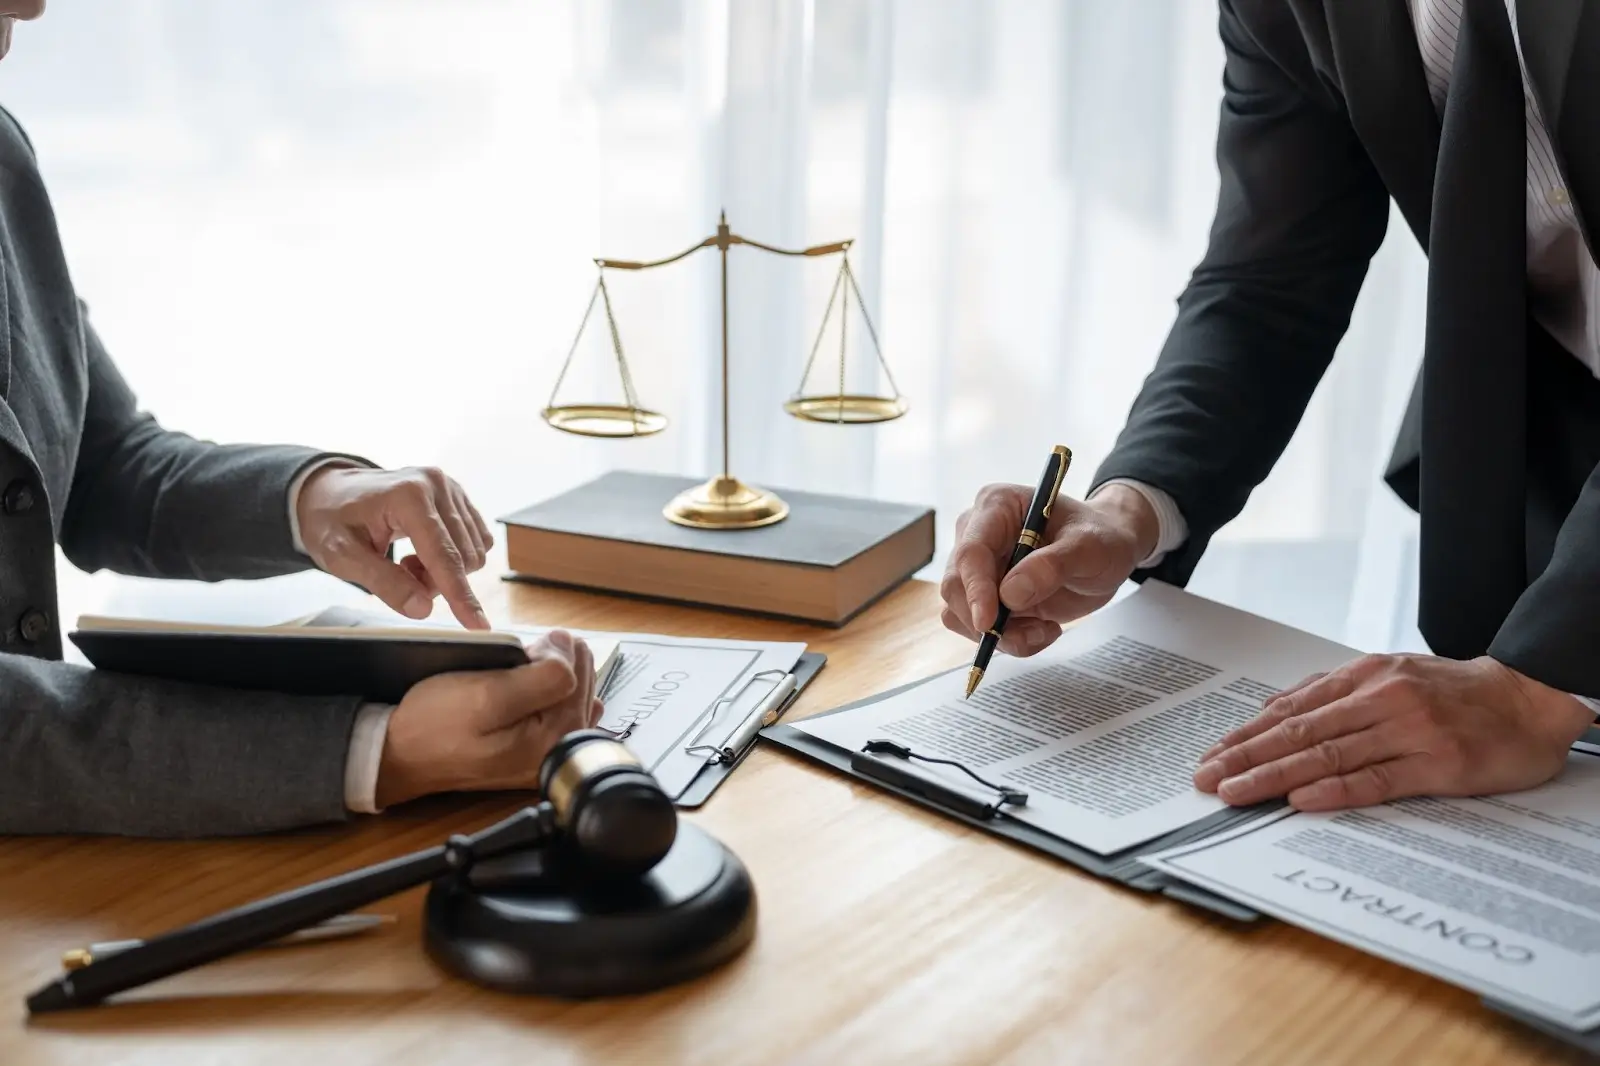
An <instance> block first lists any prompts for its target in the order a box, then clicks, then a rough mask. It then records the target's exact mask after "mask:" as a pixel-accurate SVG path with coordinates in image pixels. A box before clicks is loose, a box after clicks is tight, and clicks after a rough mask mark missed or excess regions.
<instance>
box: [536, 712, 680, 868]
mask: <svg viewBox="0 0 1600 1066" xmlns="http://www.w3.org/2000/svg"><path fill="white" fill-rule="evenodd" d="M539 789H540V791H541V792H542V793H543V794H544V797H545V799H546V800H548V801H549V803H550V806H551V807H552V808H554V809H555V814H556V824H557V825H558V826H559V827H560V828H561V830H562V833H563V835H564V836H565V837H566V838H567V841H568V843H570V844H571V845H572V847H574V848H575V849H576V851H577V852H578V854H579V855H580V856H581V857H582V859H583V862H584V864H585V865H587V866H588V867H590V868H591V869H593V870H594V871H595V872H596V873H600V874H603V875H607V876H615V877H637V876H639V875H641V874H644V873H647V872H648V871H649V870H650V869H651V868H652V867H654V866H655V865H656V863H658V862H660V861H661V860H662V859H663V858H664V857H665V856H666V854H667V852H668V851H669V850H671V848H672V843H673V841H674V840H675V839H677V835H678V811H677V808H676V807H674V806H673V804H672V800H671V799H670V798H668V796H667V794H666V793H665V792H663V791H662V790H661V785H660V784H659V783H658V782H657V781H656V779H655V778H654V777H653V776H652V775H651V774H650V773H649V772H647V771H646V770H645V768H644V767H643V766H642V765H640V763H639V760H638V759H636V758H634V756H633V753H632V752H631V751H629V750H628V749H627V748H626V747H624V746H623V744H622V742H621V741H618V740H617V739H615V738H614V737H612V736H611V735H610V734H608V733H606V732H605V731H603V730H599V729H580V730H578V731H577V732H574V733H568V734H567V735H566V736H564V737H562V738H561V739H560V740H559V741H557V742H556V745H555V747H553V748H551V749H550V754H548V755H546V756H545V759H544V763H543V765H542V766H540V768H539Z"/></svg>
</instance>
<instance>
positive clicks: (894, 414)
mask: <svg viewBox="0 0 1600 1066" xmlns="http://www.w3.org/2000/svg"><path fill="white" fill-rule="evenodd" d="M908 406H909V405H908V404H907V403H906V401H905V400H904V399H903V398H902V397H899V396H858V395H851V394H848V393H846V394H845V395H842V396H841V395H839V394H837V393H835V394H834V395H832V396H796V397H795V398H794V399H792V400H790V401H789V402H788V403H786V404H784V405H783V409H784V410H785V411H788V412H789V413H790V414H791V415H793V416H794V417H796V418H804V419H806V420H807V421H809V422H831V423H833V424H834V425H857V426H864V425H868V424H870V423H873V422H890V421H893V420H894V419H896V418H899V417H900V416H901V415H903V414H905V413H906V410H907V407H908Z"/></svg>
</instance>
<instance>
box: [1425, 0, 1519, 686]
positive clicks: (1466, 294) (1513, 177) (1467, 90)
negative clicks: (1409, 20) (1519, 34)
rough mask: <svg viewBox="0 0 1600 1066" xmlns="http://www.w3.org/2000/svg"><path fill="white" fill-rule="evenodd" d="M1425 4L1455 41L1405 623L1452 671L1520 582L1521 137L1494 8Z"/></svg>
mask: <svg viewBox="0 0 1600 1066" xmlns="http://www.w3.org/2000/svg"><path fill="white" fill-rule="evenodd" d="M1435 3H1436V4H1437V5H1438V6H1439V7H1440V8H1441V9H1442V12H1443V13H1447V14H1448V15H1454V16H1455V17H1456V19H1457V21H1458V23H1459V35H1458V40H1457V48H1456V57H1455V64H1454V69H1453V71H1452V74H1451V78H1450V85H1449V91H1448V94H1447V96H1446V100H1445V113H1444V119H1443V124H1442V128H1441V131H1440V138H1439V161H1438V167H1437V170H1436V171H1435V175H1434V196H1433V217H1432V219H1431V222H1430V227H1429V238H1428V243H1429V248H1428V296H1427V330H1426V340H1425V344H1424V349H1423V369H1422V442H1423V445H1422V463H1421V471H1420V473H1421V481H1420V485H1421V492H1420V503H1421V511H1422V553H1421V564H1420V571H1419V584H1420V588H1419V593H1420V611H1419V618H1418V622H1419V626H1420V628H1421V630H1422V634H1423V636H1425V637H1426V638H1427V639H1428V643H1429V645H1430V646H1431V647H1432V648H1433V650H1434V651H1435V652H1436V653H1438V654H1440V655H1447V656H1451V657H1453V658H1463V659H1464V658H1471V657H1473V656H1476V655H1481V654H1483V652H1484V651H1485V649H1486V648H1487V647H1488V645H1489V642H1490V641H1491V640H1492V639H1493V637H1494V634H1495V631H1496V630H1497V629H1499V627H1500V624H1501V622H1502V621H1503V620H1504V619H1505V616H1506V614H1507V613H1508V612H1509V611H1510V609H1511V606H1512V604H1514V603H1515V602H1516V600H1517V598H1518V597H1519V596H1520V595H1521V594H1522V591H1523V589H1524V587H1525V581H1526V556H1525V553H1524V510H1525V506H1526V490H1525V477H1526V471H1525V452H1526V444H1525V423H1526V371H1525V357H1526V350H1525V349H1526V336H1527V334H1526V329H1527V301H1526V295H1525V288H1526V284H1527V268H1526V254H1527V252H1526V245H1525V241H1526V233H1527V220H1526V205H1525V200H1524V196H1523V184H1524V181H1525V177H1526V165H1527V160H1526V152H1525V143H1524V138H1525V135H1526V130H1525V125H1524V113H1523V96H1522V79H1521V71H1520V68H1519V66H1518V62H1517V56H1516V46H1515V44H1514V42H1513V41H1512V37H1511V24H1510V21H1509V19H1508V17H1507V14H1506V10H1505V5H1504V0H1435Z"/></svg>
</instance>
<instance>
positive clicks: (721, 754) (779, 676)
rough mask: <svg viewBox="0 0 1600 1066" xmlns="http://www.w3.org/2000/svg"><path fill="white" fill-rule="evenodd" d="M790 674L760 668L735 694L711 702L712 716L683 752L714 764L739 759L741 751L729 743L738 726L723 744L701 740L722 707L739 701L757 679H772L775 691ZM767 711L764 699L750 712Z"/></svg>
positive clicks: (754, 715)
mask: <svg viewBox="0 0 1600 1066" xmlns="http://www.w3.org/2000/svg"><path fill="white" fill-rule="evenodd" d="M788 676H789V671H787V670H779V669H777V668H773V669H771V670H760V671H757V672H756V673H753V674H751V675H750V676H749V677H747V678H745V679H744V684H742V685H740V686H739V688H738V690H737V691H735V692H734V694H733V695H731V696H722V697H719V698H718V699H717V700H716V701H715V702H713V703H712V704H711V717H710V718H708V719H706V724H705V725H703V726H701V727H700V730H699V732H697V733H695V735H694V740H693V741H692V742H691V743H689V744H687V745H685V746H684V749H683V753H684V754H685V755H704V756H706V757H707V758H706V761H707V762H709V763H711V764H712V765H716V764H718V763H725V762H734V761H735V760H737V759H738V758H739V755H740V753H739V752H737V751H735V750H734V749H733V748H732V747H730V746H729V744H728V741H730V740H732V739H733V736H734V734H735V733H737V732H738V731H739V730H738V727H737V726H736V727H734V729H733V730H732V731H730V732H729V733H728V735H727V737H725V738H723V742H722V743H721V744H702V743H701V742H700V741H701V740H702V738H704V737H705V735H706V733H707V732H709V731H710V729H711V727H712V726H713V725H715V724H716V721H717V715H718V714H719V713H720V712H721V710H722V708H723V707H730V706H732V705H733V704H735V703H737V702H739V697H741V696H743V695H744V694H745V692H747V691H748V690H749V688H750V686H751V685H753V684H755V683H756V682H757V681H771V682H772V688H773V691H776V690H777V689H778V686H780V685H782V684H783V679H784V678H786V677H788ZM766 712H767V706H766V701H765V700H763V701H761V702H760V703H758V704H756V706H755V708H754V709H753V710H752V711H751V712H750V715H751V717H757V716H760V715H764V714H765V713H766ZM746 721H748V719H746ZM741 724H743V723H741Z"/></svg>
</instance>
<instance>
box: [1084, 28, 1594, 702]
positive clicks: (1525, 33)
mask: <svg viewBox="0 0 1600 1066" xmlns="http://www.w3.org/2000/svg"><path fill="white" fill-rule="evenodd" d="M1220 7H1221V18H1220V28H1221V34H1222V40H1223V43H1224V45H1225V51H1226V64H1225V68H1224V74H1223V84H1224V96H1223V104H1222V113H1221V119H1220V125H1219V132H1218V144H1217V161H1218V166H1219V170H1220V176H1221V188H1220V193H1219V198H1218V204H1217V213H1216V219H1215V222H1214V224H1213V227H1212V232H1211V238H1210V244H1209V247H1208V249H1207V251H1206V254H1205V257H1204V259H1203V260H1202V261H1201V263H1200V264H1199V266H1198V267H1197V268H1196V270H1195V272H1194V274H1193V277H1192V279H1191V281H1190V283H1189V285H1188V287H1187V289H1186V290H1185V292H1184V293H1183V295H1182V297H1181V298H1180V300H1179V304H1178V316H1177V320H1176V322H1175V324H1174V326H1173V329H1172V332H1171V334H1170V336H1169V337H1168V340H1167V343H1166V345H1165V347H1164V349H1163V351H1162V353H1161V357H1160V359H1159V361H1158V363H1157V365H1156V368H1155V370H1154V371H1153V372H1152V373H1151V375H1150V376H1149V378H1148V379H1147V380H1146V382H1145V385H1144V387H1143V389H1142V391H1141V392H1140V394H1139V396H1138V398H1137V400H1136V401H1135V403H1134V405H1133V409H1132V412H1131V414H1130V416H1129V419H1128V424H1127V426H1126V427H1125V428H1124V430H1123V432H1122V434H1121V435H1120V437H1119V439H1118V442H1117V445H1116V447H1115V448H1114V449H1113V451H1112V453H1111V454H1110V455H1109V456H1108V457H1107V459H1106V461H1105V463H1104V464H1103V465H1102V466H1101V468H1100V470H1099V471H1098V472H1097V474H1096V478H1095V483H1096V484H1099V483H1100V482H1102V481H1105V480H1107V479H1109V478H1112V477H1129V478H1137V479H1140V480H1143V481H1145V482H1148V483H1150V484H1153V485H1155V486H1157V487H1159V488H1162V489H1164V490H1166V491H1167V492H1168V493H1170V494H1171V495H1172V496H1173V498H1174V499H1175V500H1176V502H1177V504H1178V506H1179V507H1180V508H1181V509H1182V511H1183V514H1184V517H1185V519H1186V520H1187V522H1188V525H1189V531H1190V534H1189V540H1188V542H1187V543H1186V544H1185V545H1184V546H1183V547H1182V548H1181V549H1180V550H1178V551H1176V552H1174V553H1172V554H1171V555H1170V556H1169V557H1167V558H1166V559H1164V560H1163V561H1162V562H1161V564H1160V565H1159V566H1157V567H1156V568H1155V569H1154V570H1153V571H1151V573H1153V574H1154V576H1156V577H1159V578H1161V579H1163V580H1166V581H1170V582H1174V583H1179V584H1181V583H1183V582H1184V581H1186V580H1187V579H1188V578H1189V576H1190V574H1191V572H1192V571H1193V569H1194V566H1195V564H1196V562H1197V561H1198V560H1199V558H1200V556H1201V553H1203V552H1204V551H1205V548H1206V545H1207V543H1208V542H1209V541H1210V539H1211V537H1212V535H1213V534H1214V533H1215V532H1216V531H1217V530H1218V529H1219V528H1220V527H1221V526H1223V525H1224V524H1225V523H1226V522H1228V521H1229V520H1230V519H1232V518H1233V517H1234V516H1235V515H1236V514H1238V513H1239V511H1240V509H1241V508H1242V507H1243V506H1244V503H1245V500H1246V499H1247V497H1248V496H1249V494H1250V492H1251V490H1252V489H1254V488H1255V486H1256V485H1257V484H1259V483H1260V482H1261V480H1262V479H1263V478H1265V477H1266V475H1267V473H1268V472H1269V471H1270V470H1271V468H1272V466H1273V464H1274V463H1275V462H1276V461H1277V459H1278V457H1279V455H1280V454H1281V453H1282V451H1283V449H1284V447H1285V445H1286V444H1287V443H1288V441H1289V438H1290V436H1291V434H1292V433H1293V432H1294V429H1295V427H1296V425H1297V424H1298V422H1299V419H1300V416H1301V414H1302V413H1303V411H1304V408H1305V405H1306V403H1307V401H1308V400H1309V399H1310V397H1311V394H1312V391H1313V390H1314V389H1315V387H1316V385H1317V383H1318V381H1319V380H1320V378H1321V376H1322V374H1323V372H1324V370H1325V369H1326V368H1327V365H1328V362H1329V360H1330V359H1331V358H1332V356H1333V352H1334V348H1335V347H1336V345H1337V344H1338V342H1339V340H1340V338H1341V337H1342V336H1343V334H1344V331H1345V329H1346V327H1347V325H1348V323H1349V316H1350V310H1351V307H1352V305H1353V304H1354V302H1355V298H1356V294H1357V292H1358V290H1359V289H1360V287H1361V284H1362V281H1363V279H1364V277H1365V275H1366V270H1367V264H1368V262H1369V260H1370V259H1371V257H1372V255H1373V253H1374V252H1375V251H1376V250H1377V248H1378V245H1379V244H1380V243H1381V242H1382V240H1383V236H1384V231H1385V228H1386V226H1387V222H1388V216H1389V201H1390V198H1391V197H1392V198H1393V200H1394V202H1395V203H1396V204H1397V205H1398V206H1399V208H1400V212H1401V214H1402V215H1403V216H1404V218H1405V220H1406V222H1407V224H1408V225H1409V227H1410V229H1411V231H1412V232H1413V233H1414V234H1415V236H1416V238H1417V240H1418V241H1419V242H1420V243H1421V245H1422V248H1423V250H1424V251H1428V250H1429V248H1430V245H1431V244H1432V243H1434V242H1433V240H1431V239H1430V238H1435V239H1438V240H1443V234H1434V233H1432V232H1431V231H1432V225H1433V218H1434V214H1435V197H1436V195H1439V194H1438V190H1441V189H1447V188H1450V187H1451V183H1459V182H1469V181H1472V180H1474V176H1473V175H1471V174H1449V173H1436V162H1437V160H1438V158H1439V155H1440V134H1441V123H1440V120H1439V117H1438V116H1437V114H1436V112H1435V110H1434V107H1433V103H1432V100H1431V99H1430V97H1429V95H1428V89H1427V84H1426V81H1425V79H1424V74H1423V67H1422V62H1421V58H1420V56H1419V52H1418V47H1417V39H1416V33H1415V30H1414V28H1413V24H1412V22H1411V18H1410V15H1409V12H1408V8H1407V3H1406V0H1222V2H1221V4H1220ZM1518 15H1519V18H1518V22H1519V27H1520V31H1521V38H1522V51H1523V56H1524V58H1525V60H1526V62H1527V64H1528V67H1529V73H1530V76H1531V79H1532V81H1533V82H1534V84H1535V87H1536V89H1537V94H1538V98H1539V101H1540V104H1541V106H1542V109H1543V114H1544V117H1545V119H1546V122H1547V124H1548V125H1549V126H1550V128H1551V131H1552V139H1553V140H1554V142H1555V145H1556V149H1557V152H1558V153H1559V154H1560V155H1561V157H1562V160H1563V163H1564V166H1565V171H1566V175H1567V178H1568V180H1569V187H1570V191H1571V194H1572V196H1573V200H1574V203H1575V204H1576V205H1577V207H1578V213H1579V216H1580V218H1589V219H1593V218H1600V136H1596V133H1597V131H1600V0H1518ZM1518 106H1520V102H1519V104H1518ZM1513 154H1514V156H1515V157H1514V158H1508V160H1507V161H1506V165H1507V166H1514V167H1515V168H1517V172H1518V173H1519V174H1520V173H1521V168H1522V167H1523V166H1524V165H1525V161H1524V159H1523V157H1522V155H1521V154H1516V153H1513ZM1436 183H1437V184H1436ZM1506 212H1507V214H1506V216H1505V218H1504V219H1497V220H1496V223H1497V224H1502V223H1503V224H1505V225H1519V224H1520V220H1521V217H1522V213H1523V212H1522V202H1521V200H1520V199H1516V200H1515V202H1510V203H1507V204H1506ZM1586 236H1587V234H1586ZM1589 247H1590V249H1591V252H1592V251H1593V249H1594V247H1595V246H1594V244H1593V243H1592V241H1591V242H1590V245H1589ZM1430 269H1433V268H1432V267H1430ZM1515 273H1516V265H1515V264H1513V270H1512V272H1511V273H1510V274H1508V276H1513V275H1515ZM1502 283H1503V282H1502V281H1500V280H1496V279H1494V278H1492V277H1491V276H1489V272H1488V271H1485V277H1484V278H1483V279H1482V281H1481V284H1484V285H1490V284H1502ZM1504 283H1505V284H1510V285H1513V286H1515V285H1518V284H1520V283H1521V282H1520V281H1519V280H1516V279H1515V278H1514V280H1512V281H1510V282H1504ZM1453 291H1454V292H1455V294H1456V298H1455V300H1454V303H1453V304H1451V305H1449V306H1440V301H1439V300H1438V299H1436V298H1435V297H1434V294H1433V292H1432V290H1430V306H1429V316H1430V327H1429V328H1430V334H1431V333H1432V330H1433V328H1434V320H1435V319H1436V318H1437V317H1438V316H1445V317H1446V318H1448V319H1453V320H1458V321H1460V322H1461V323H1463V324H1464V327H1465V328H1466V329H1468V330H1470V329H1471V328H1473V327H1474V326H1475V325H1479V324H1481V323H1474V322H1473V316H1474V315H1475V314H1477V313H1478V307H1477V305H1476V302H1475V301H1474V300H1473V299H1472V291H1471V286H1470V285H1468V286H1465V287H1458V288H1457V289H1455V290H1453ZM1479 291H1480V292H1482V291H1485V290H1479ZM1499 325H1500V326H1504V325H1505V324H1504V323H1500V324H1499ZM1503 332H1504V331H1503ZM1509 335H1510V336H1512V337H1513V338H1514V339H1512V340H1511V341H1510V342H1509V343H1505V344H1498V343H1497V344H1496V345H1495V346H1494V348H1495V350H1493V351H1487V352H1473V353H1471V354H1472V358H1470V359H1463V360H1458V361H1457V362H1456V363H1453V364H1451V366H1450V369H1449V371H1448V376H1445V377H1439V378H1437V379H1429V380H1430V388H1429V390H1428V391H1429V392H1430V394H1431V401H1428V400H1425V398H1424V396H1423V395H1422V391H1423V390H1422V388H1421V384H1422V379H1425V378H1428V369H1427V366H1426V365H1425V368H1424V373H1423V377H1422V379H1419V383H1418V388H1417V389H1416V390H1415V391H1414V392H1413V394H1412V397H1411V407H1410V410H1409V411H1408V413H1407V415H1406V418H1405V421H1404V425H1403V427H1402V429H1401V433H1400V439H1399V440H1398V442H1397V444H1396V447H1395V453H1394V456H1393V459H1392V460H1391V463H1390V466H1389V469H1388V471H1387V479H1388V481H1389V484H1390V485H1391V486H1392V487H1393V488H1394V489H1395V491H1396V492H1397V493H1399V495H1400V496H1401V498H1402V499H1404V500H1405V501H1406V502H1407V503H1408V504H1410V505H1411V506H1412V507H1413V508H1417V509H1419V510H1420V512H1421V528H1422V544H1421V549H1422V555H1423V559H1422V572H1423V584H1422V589H1421V595H1422V603H1421V617H1420V623H1421V629H1422V632H1423V635H1424V636H1425V637H1427V639H1428V641H1429V643H1430V645H1431V646H1432V647H1433V649H1434V650H1435V651H1436V652H1438V653H1440V654H1445V655H1450V656H1454V657H1458V658H1466V657H1471V656H1475V655H1480V654H1485V653H1488V654H1492V655H1494V656H1495V657H1496V658H1498V659H1500V660H1501V661H1502V662H1505V663H1507V664H1508V665H1510V666H1512V667H1514V668H1516V669H1519V670H1521V671H1522V672H1523V673H1525V674H1527V675H1529V676H1531V677H1534V678H1536V679H1538V680H1541V681H1544V682H1546V683H1547V684H1550V685H1553V686H1555V687H1557V688H1560V689H1562V690H1564V691H1569V692H1575V693H1578V694H1580V695H1588V696H1600V654H1597V651H1600V642H1597V641H1600V477H1597V476H1596V464H1597V463H1600V385H1597V383H1596V382H1595V380H1594V378H1593V376H1592V375H1591V374H1589V372H1588V371H1587V370H1586V369H1585V368H1584V367H1583V366H1582V365H1580V364H1579V363H1578V361H1577V360H1576V359H1575V358H1574V357H1573V356H1572V355H1570V354H1568V353H1566V352H1564V351H1562V350H1560V349H1559V347H1558V346H1557V345H1556V344H1555V342H1554V341H1553V340H1552V339H1551V338H1550V337H1549V336H1548V334H1546V333H1545V332H1544V330H1542V329H1540V328H1539V327H1538V326H1536V325H1534V324H1532V323H1531V322H1529V321H1527V320H1526V311H1525V310H1524V311H1523V312H1522V313H1521V314H1520V315H1519V316H1518V321H1517V322H1516V323H1514V324H1513V325H1512V327H1511V331H1510V334H1509ZM1432 343H1433V342H1432V341H1430V353H1429V357H1430V359H1431V358H1432V351H1431V348H1432ZM1463 397H1469V398H1470V403H1468V402H1467V401H1466V400H1464V399H1463ZM1425 402H1429V403H1430V408H1429V414H1430V416H1431V417H1430V418H1429V419H1426V420H1425V419H1424V418H1423V417H1422V411H1423V404H1424V403H1425ZM1469 482H1470V483H1471V485H1472V486H1473V488H1472V490H1471V491H1470V492H1462V491H1457V490H1455V489H1450V490H1444V489H1440V488H1438V487H1437V486H1441V485H1451V486H1459V485H1462V484H1465V483H1469ZM1428 486H1434V488H1433V489H1432V491H1428Z"/></svg>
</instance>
